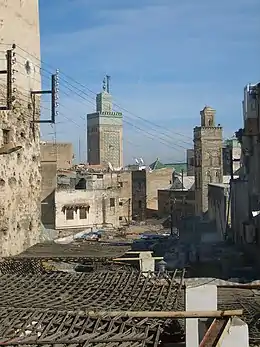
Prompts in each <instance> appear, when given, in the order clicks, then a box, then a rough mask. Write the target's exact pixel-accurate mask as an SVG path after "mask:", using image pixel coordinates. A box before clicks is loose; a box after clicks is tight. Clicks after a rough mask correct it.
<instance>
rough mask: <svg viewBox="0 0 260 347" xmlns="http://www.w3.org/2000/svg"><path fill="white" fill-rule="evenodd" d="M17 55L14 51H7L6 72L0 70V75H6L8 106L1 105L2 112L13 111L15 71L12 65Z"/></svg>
mask: <svg viewBox="0 0 260 347" xmlns="http://www.w3.org/2000/svg"><path fill="white" fill-rule="evenodd" d="M14 55H15V53H14V52H13V50H12V49H9V50H7V51H6V70H0V75H6V104H5V105H0V110H11V109H12V102H13V95H12V91H13V88H12V84H13V69H12V65H13V62H15V61H14V60H13V58H14Z"/></svg>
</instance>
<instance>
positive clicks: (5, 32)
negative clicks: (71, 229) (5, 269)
mask: <svg viewBox="0 0 260 347" xmlns="http://www.w3.org/2000/svg"><path fill="white" fill-rule="evenodd" d="M0 44H1V46H0V70H5V69H6V67H7V64H6V60H5V56H6V50H8V49H11V48H12V45H13V44H15V45H16V48H15V49H14V50H13V53H15V56H14V58H15V59H14V61H13V62H14V65H12V67H13V71H12V72H13V74H12V75H13V85H12V87H13V95H14V96H15V101H14V102H13V109H12V110H10V111H0V147H2V145H3V130H9V135H10V136H9V139H8V141H9V142H12V143H13V145H14V146H21V147H22V148H21V149H20V150H19V151H16V152H13V153H10V154H4V155H0V256H8V255H14V254H17V253H19V252H21V251H23V250H24V249H26V248H27V247H30V246H31V245H33V244H35V243H37V242H38V240H39V231H40V230H39V224H40V206H41V205H40V195H41V192H40V190H41V175H40V171H39V168H40V147H39V127H38V126H37V125H35V127H34V131H33V127H32V120H33V117H32V103H31V96H30V90H40V89H41V78H40V32H39V9H38V0H19V1H18V0H0ZM28 65H29V67H30V69H29V70H28V69H27V68H26V66H27V67H28ZM15 89H16V92H15ZM0 99H1V100H0V101H1V106H3V103H5V101H6V75H1V79H0ZM38 110H39V107H38V100H37V102H36V113H35V119H37V118H38V117H39V112H38Z"/></svg>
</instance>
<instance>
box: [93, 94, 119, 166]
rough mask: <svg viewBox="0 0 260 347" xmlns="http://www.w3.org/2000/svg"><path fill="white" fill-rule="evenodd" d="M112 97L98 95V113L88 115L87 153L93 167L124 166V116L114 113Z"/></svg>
mask: <svg viewBox="0 0 260 347" xmlns="http://www.w3.org/2000/svg"><path fill="white" fill-rule="evenodd" d="M112 106H113V105H112V96H111V95H110V94H109V93H108V92H107V91H106V90H104V91H103V92H102V93H99V94H97V97H96V112H95V113H91V114H88V115H87V146H88V148H87V153H88V162H89V164H91V165H100V164H101V165H108V163H110V164H111V165H112V166H113V167H114V168H120V167H122V166H123V116H122V113H120V112H113V111H112Z"/></svg>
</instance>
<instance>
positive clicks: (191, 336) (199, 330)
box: [185, 284, 217, 347]
mask: <svg viewBox="0 0 260 347" xmlns="http://www.w3.org/2000/svg"><path fill="white" fill-rule="evenodd" d="M185 306H186V311H216V310H217V286H216V285H210V284H201V285H200V284H193V285H188V284H187V286H186V290H185ZM205 320H207V319H205V318H204V319H200V318H187V319H186V322H185V323H186V347H199V344H200V342H201V340H202V338H203V336H204V335H205V333H206V329H205Z"/></svg>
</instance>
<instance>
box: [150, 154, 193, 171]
mask: <svg viewBox="0 0 260 347" xmlns="http://www.w3.org/2000/svg"><path fill="white" fill-rule="evenodd" d="M149 167H150V169H151V170H158V169H167V168H169V169H170V168H172V169H173V170H174V171H175V172H177V173H181V172H182V170H183V172H187V164H186V163H166V164H163V163H162V162H160V160H159V158H157V159H156V160H155V161H154V162H153V163H152V164H150V165H149Z"/></svg>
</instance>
